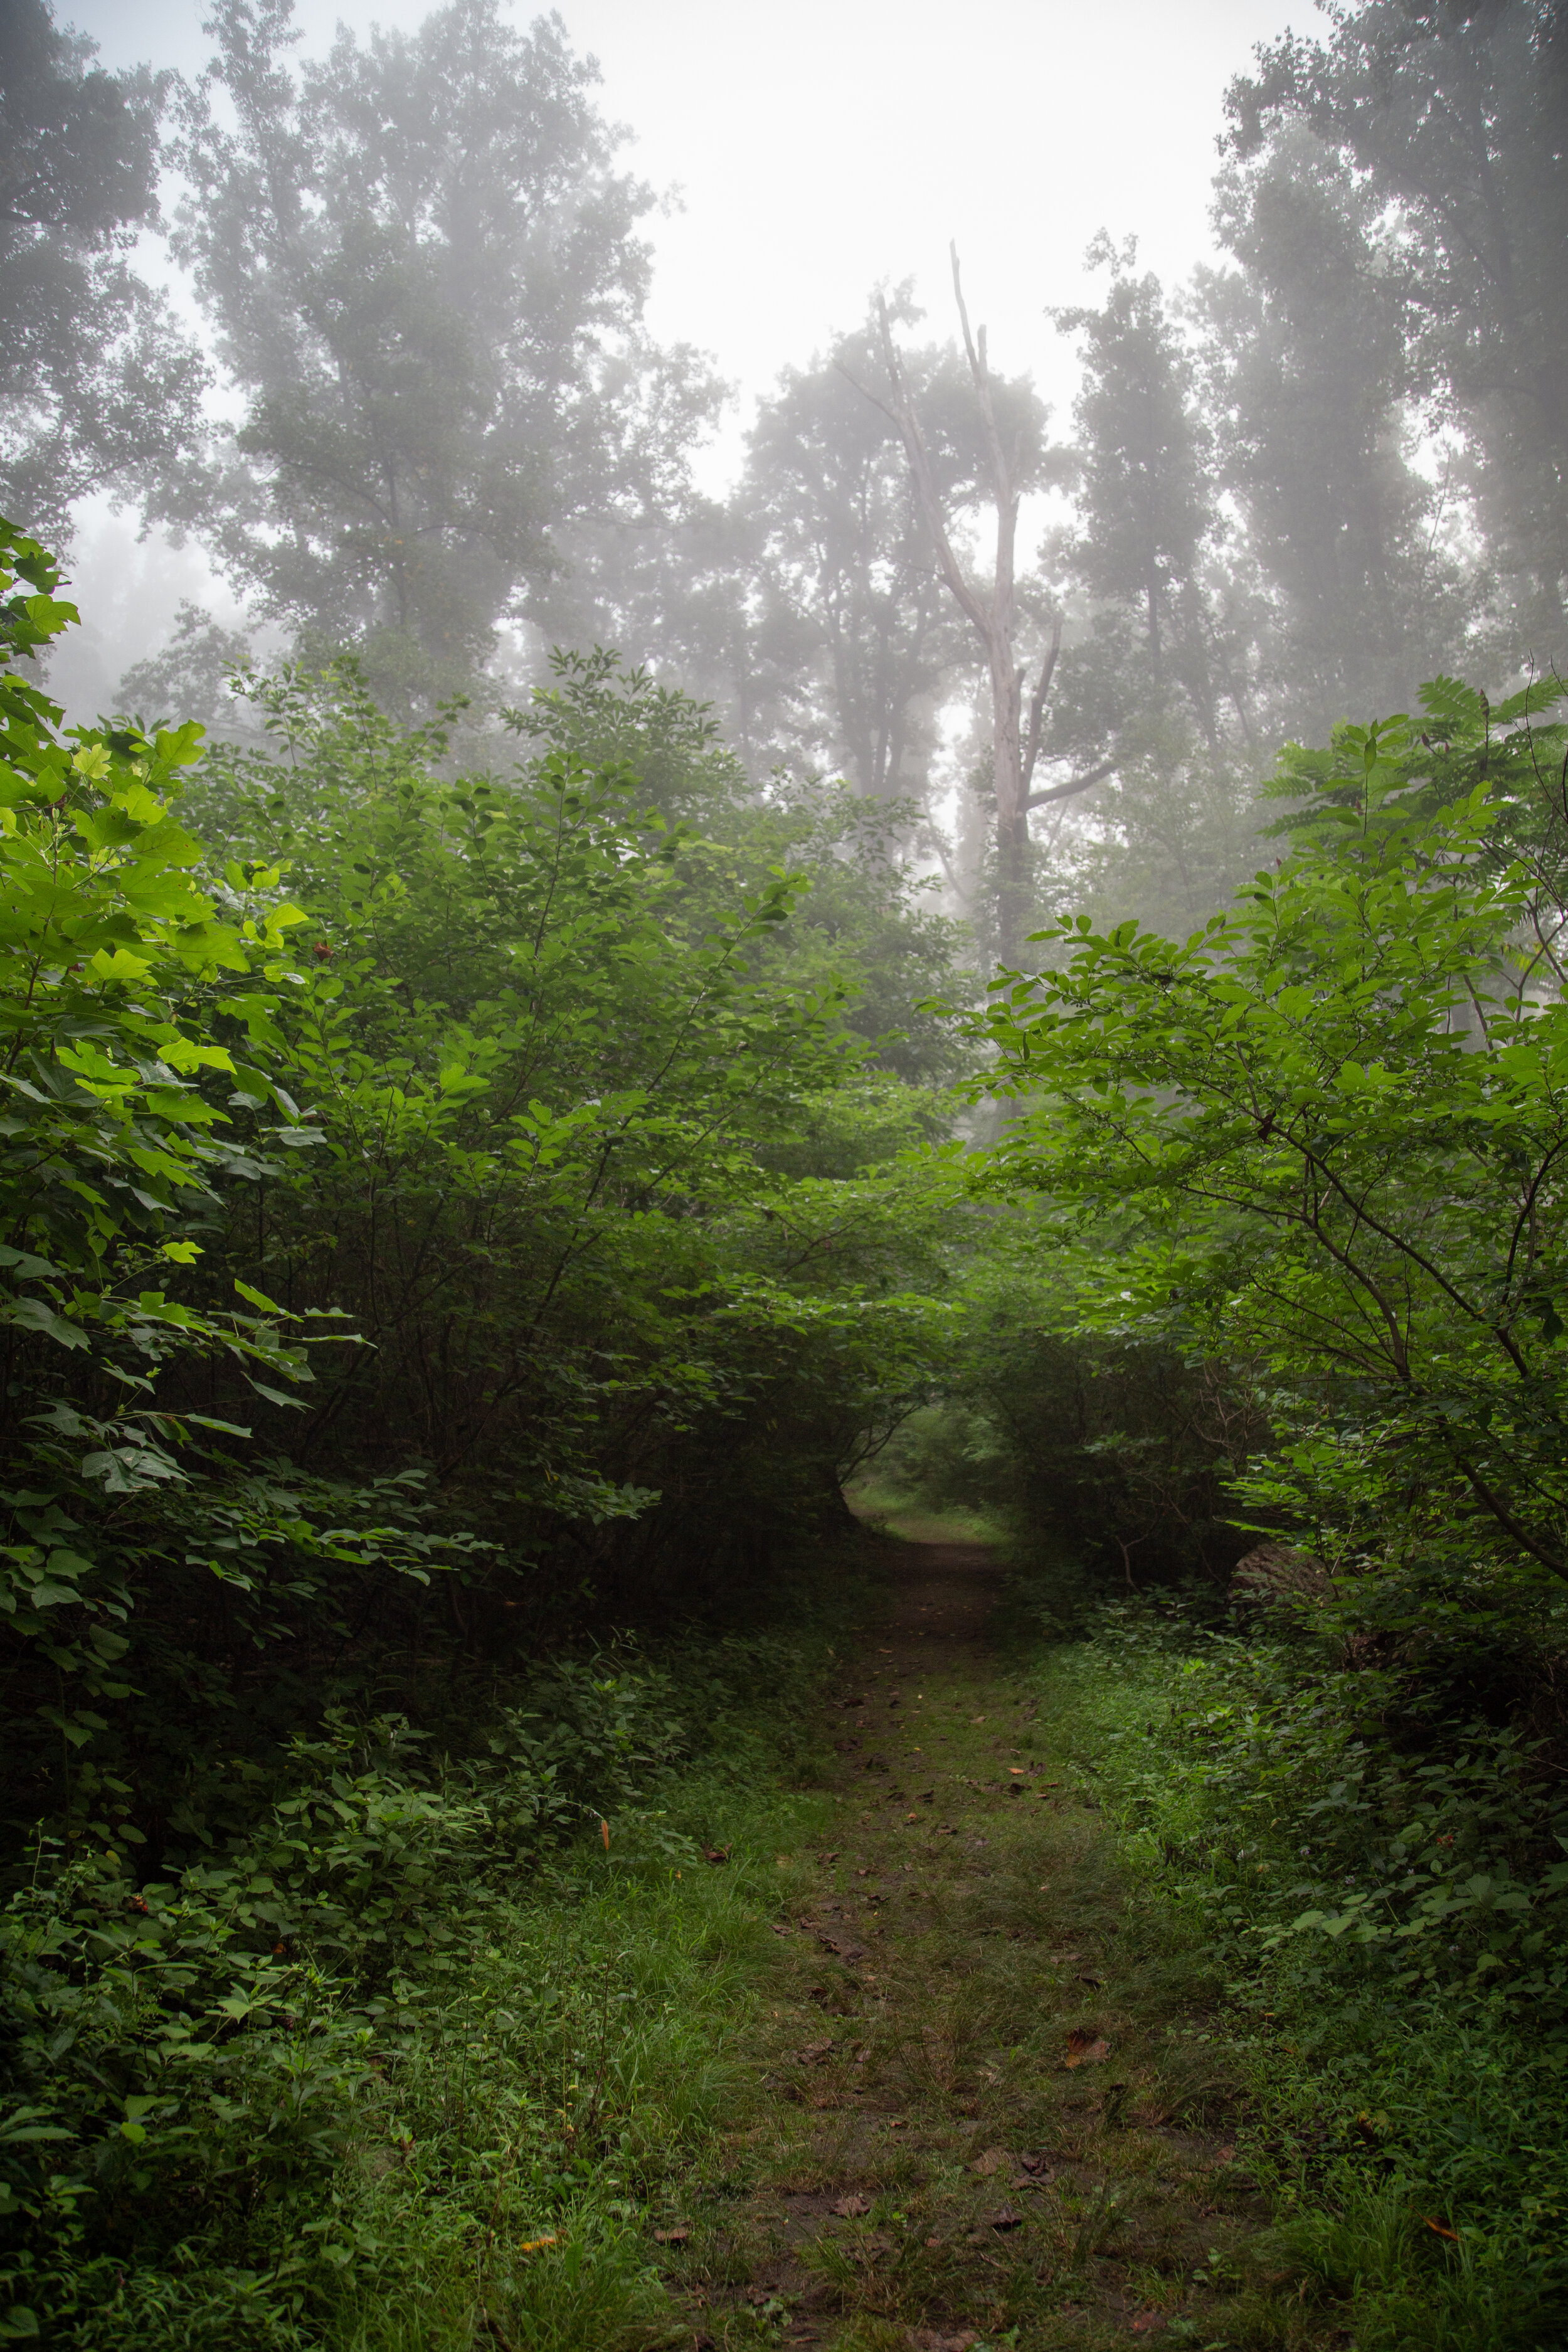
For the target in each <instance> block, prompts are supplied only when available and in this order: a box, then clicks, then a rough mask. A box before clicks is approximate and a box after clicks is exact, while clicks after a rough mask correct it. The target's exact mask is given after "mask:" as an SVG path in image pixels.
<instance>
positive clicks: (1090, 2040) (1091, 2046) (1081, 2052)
mask: <svg viewBox="0 0 1568 2352" xmlns="http://www.w3.org/2000/svg"><path fill="white" fill-rule="evenodd" d="M1109 2057H1110V2043H1109V2042H1100V2041H1097V2040H1096V2038H1095V2036H1094V2035H1093V2034H1092V2033H1089V2032H1087V2031H1086V2030H1085V2028H1084V2027H1083V2026H1081V2025H1075V2026H1074V2027H1073V2029H1072V2032H1070V2033H1069V2034H1068V2048H1067V2056H1066V2057H1065V2059H1064V2060H1063V2061H1062V2063H1063V2064H1064V2065H1066V2066H1098V2065H1099V2063H1100V2060H1101V2059H1102V2058H1109Z"/></svg>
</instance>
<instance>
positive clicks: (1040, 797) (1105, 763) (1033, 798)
mask: <svg viewBox="0 0 1568 2352" xmlns="http://www.w3.org/2000/svg"><path fill="white" fill-rule="evenodd" d="M1116 764H1117V763H1116V761H1114V760H1101V761H1100V765H1099V767H1098V768H1090V770H1089V773H1088V775H1087V776H1074V777H1073V778H1072V779H1071V781H1070V782H1068V783H1065V784H1052V786H1051V787H1050V789H1049V791H1048V792H1044V793H1030V794H1029V797H1028V799H1027V800H1026V802H1025V803H1024V806H1025V807H1026V808H1032V809H1033V808H1044V807H1045V805H1046V803H1047V801H1070V800H1071V798H1072V796H1073V794H1074V793H1087V792H1088V790H1089V786H1090V784H1102V783H1103V782H1105V779H1106V778H1107V776H1111V775H1114V774H1115V772H1116Z"/></svg>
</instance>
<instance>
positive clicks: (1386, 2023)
mask: <svg viewBox="0 0 1568 2352" xmlns="http://www.w3.org/2000/svg"><path fill="white" fill-rule="evenodd" d="M1037 1688H1038V1690H1039V1693H1040V1702H1041V1707H1042V1713H1043V1714H1048V1715H1049V1716H1051V1717H1053V1718H1054V1719H1055V1721H1056V1724H1057V1727H1058V1737H1059V1738H1061V1740H1062V1741H1063V1743H1064V1750H1065V1752H1067V1753H1068V1754H1069V1755H1070V1756H1071V1757H1072V1758H1073V1759H1074V1761H1075V1763H1076V1764H1077V1766H1078V1768H1079V1770H1080V1771H1081V1772H1082V1774H1083V1776H1084V1780H1085V1784H1086V1785H1087V1786H1088V1787H1089V1789H1090V1790H1092V1791H1093V1792H1094V1793H1095V1795H1096V1796H1097V1797H1098V1799H1099V1800H1100V1802H1101V1803H1102V1805H1103V1806H1104V1808H1105V1811H1106V1814H1107V1817H1108V1819H1109V1821H1110V1823H1111V1824H1112V1826H1113V1828H1114V1831H1115V1832H1116V1840H1117V1846H1118V1850H1119V1853H1120V1857H1121V1865H1122V1868H1123V1870H1124V1872H1125V1873H1126V1874H1127V1875H1128V1878H1129V1882H1130V1886H1131V1891H1132V1901H1133V1904H1134V1906H1135V1907H1136V1909H1137V1910H1139V1911H1140V1912H1142V1914H1143V1915H1144V1916H1146V1917H1153V1918H1155V1919H1157V1918H1159V1917H1161V1916H1163V1917H1164V1918H1165V1919H1166V1920H1168V1922H1169V1923H1170V1930H1171V1933H1172V1934H1173V1936H1174V1937H1178V1938H1179V1939H1181V1940H1184V1942H1186V1943H1187V1944H1188V1946H1189V1947H1191V1948H1197V1949H1201V1950H1202V1951H1203V1953H1204V1954H1205V1958H1206V1959H1207V1962H1208V1963H1209V1965H1210V1968H1211V1969H1212V1972H1213V1974H1214V1977H1215V1983H1216V1987H1217V1988H1218V1999H1217V2005H1216V2009H1215V2017H1214V2020H1213V2022H1212V2026H1211V2027H1210V2029H1209V2034H1210V2046H1211V2048H1212V2050H1213V2053H1214V2055H1215V2060H1216V2062H1217V2063H1220V2064H1222V2065H1223V2066H1224V2067H1226V2068H1227V2069H1229V2070H1230V2071H1231V2072H1232V2073H1233V2074H1234V2075H1235V2076H1236V2078H1237V2081H1238V2082H1239V2083H1240V2084H1242V2085H1244V2086H1245V2091H1246V2105H1245V2109H1244V2111H1243V2114H1244V2120H1243V2121H1242V2122H1241V2124H1240V2126H1239V2141H1240V2147H1241V2150H1242V2154H1243V2156H1244V2158H1245V2160H1246V2161H1247V2165H1248V2167H1249V2168H1250V2169H1251V2171H1252V2172H1253V2174H1254V2176H1255V2177H1256V2178H1258V2179H1259V2180H1260V2181H1262V2182H1263V2183H1264V2184H1265V2185H1266V2186H1267V2187H1268V2189H1269V2190H1270V2191H1271V2193H1272V2196H1273V2198H1274V2200H1275V2202H1276V2206H1277V2210H1278V2212H1279V2229H1278V2232H1277V2252H1278V2254H1279V2261H1280V2263H1281V2266H1282V2270H1283V2271H1284V2273H1287V2274H1289V2275H1291V2276H1293V2277H1295V2278H1296V2279H1297V2281H1298V2282H1299V2284H1298V2286H1297V2289H1296V2293H1297V2294H1298V2296H1299V2298H1300V2302H1301V2305H1302V2311H1303V2318H1304V2316H1305V2311H1306V2308H1307V2307H1308V2306H1309V2305H1312V2304H1314V2303H1316V2304H1317V2305H1318V2306H1319V2307H1320V2308H1321V2309H1327V2308H1330V2307H1332V2306H1338V2307H1339V2309H1340V2311H1341V2313H1342V2317H1343V2319H1344V2321H1345V2323H1346V2324H1347V2325H1348V2326H1349V2327H1350V2328H1351V2330H1352V2335H1353V2340H1354V2343H1355V2344H1356V2346H1357V2347H1363V2352H1395V2347H1399V2352H1404V2347H1411V2352H1415V2347H1422V2352H1426V2347H1431V2352H1494V2347H1517V2352H1537V2347H1539V2352H1547V2347H1554V2346H1557V2345H1559V2344H1561V2343H1562V2341H1563V2334H1564V2330H1565V2328H1568V2256H1565V2254H1564V2252H1563V2248H1564V2242H1565V2231H1564V2220H1565V2217H1568V2116H1565V2111H1564V2099H1563V2091H1564V2083H1565V2076H1568V2030H1565V2022H1564V2009H1563V1948H1564V1937H1563V1928H1564V1925H1565V1922H1564V1916H1563V1883H1564V1879H1565V1878H1568V1873H1565V1872H1564V1871H1563V1868H1562V1866H1561V1851H1560V1849H1561V1846H1562V1843H1563V1841H1562V1839H1561V1837H1560V1836H1558V1835H1557V1834H1556V1832H1558V1831H1560V1830H1561V1829H1563V1828H1564V1827H1568V1823H1565V1822H1562V1821H1561V1820H1559V1819H1556V1818H1555V1804H1554V1801H1553V1797H1552V1785H1553V1784H1552V1780H1551V1777H1550V1775H1547V1774H1543V1772H1542V1769H1541V1759H1539V1757H1538V1756H1537V1755H1536V1754H1535V1753H1534V1751H1532V1749H1531V1748H1530V1747H1529V1746H1528V1744H1526V1743H1523V1742H1521V1741H1520V1740H1518V1739H1517V1738H1514V1737H1513V1736H1512V1735H1510V1733H1509V1732H1507V1731H1506V1730H1501V1729H1499V1728H1498V1727H1495V1726H1489V1725H1488V1724H1487V1723H1485V1722H1472V1723H1468V1724H1465V1725H1463V1726H1461V1727H1458V1728H1456V1727H1452V1726H1445V1727H1443V1737H1442V1738H1440V1739H1439V1738H1437V1737H1436V1736H1435V1735H1434V1733H1433V1731H1432V1729H1431V1727H1427V1728H1426V1734H1425V1736H1424V1737H1421V1738H1418V1737H1416V1736H1415V1733H1414V1732H1413V1731H1412V1729H1411V1727H1410V1726H1409V1725H1408V1724H1402V1723H1400V1722H1399V1721H1398V1720H1397V1717H1396V1716H1395V1715H1394V1710H1393V1709H1392V1708H1391V1706H1390V1693H1389V1691H1388V1690H1387V1689H1386V1688H1385V1687H1384V1686H1383V1684H1382V1682H1381V1679H1380V1677H1379V1676H1378V1675H1376V1674H1374V1673H1371V1672H1368V1671H1366V1670H1364V1669H1358V1670H1355V1671H1351V1670H1341V1671H1338V1672H1335V1671H1332V1670H1331V1669H1330V1668H1329V1667H1328V1666H1326V1665H1325V1663H1324V1661H1323V1660H1322V1659H1321V1657H1319V1656H1317V1655H1316V1654H1315V1653H1314V1652H1313V1650H1312V1649H1311V1647H1310V1645H1304V1644H1303V1643H1301V1642H1300V1639H1296V1640H1290V1639H1281V1640H1270V1639H1268V1638H1267V1637H1264V1636H1261V1635H1259V1633H1258V1630H1257V1629H1256V1628H1254V1629H1253V1630H1252V1631H1251V1632H1250V1633H1248V1632H1247V1631H1246V1630H1245V1629H1243V1630H1242V1631H1237V1629H1235V1628H1234V1627H1233V1628H1231V1629H1230V1630H1228V1631H1215V1630H1214V1629H1213V1628H1205V1627H1204V1626H1203V1625H1201V1624H1200V1623H1198V1622H1194V1620H1192V1619H1191V1618H1189V1617H1184V1615H1183V1614H1182V1613H1181V1612H1180V1611H1179V1610H1177V1609H1176V1608H1175V1607H1174V1606H1172V1607H1169V1608H1165V1607H1161V1606H1159V1605H1151V1604H1129V1605H1126V1606H1122V1607H1113V1608H1110V1609H1106V1610H1103V1611H1101V1612H1100V1613H1099V1615H1098V1617H1097V1619H1096V1620H1095V1621H1094V1622H1093V1632H1092V1638H1090V1639H1088V1640H1081V1641H1078V1642H1073V1643H1063V1644H1059V1645H1058V1646H1056V1647H1054V1648H1053V1649H1052V1650H1051V1651H1050V1652H1049V1653H1048V1654H1047V1657H1046V1659H1045V1662H1044V1663H1043V1664H1042V1665H1041V1666H1040V1668H1039V1670H1038V1674H1037ZM1280 2325H1281V2326H1282V2325H1283V2322H1281V2323H1280ZM1226 2340H1227V2341H1232V2342H1236V2343H1240V2344H1246V2345H1248V2346H1250V2345H1253V2344H1258V2345H1262V2344H1272V2343H1276V2342H1279V2343H1284V2342H1287V2341H1289V2340H1291V2339H1290V2338H1289V2336H1287V2335H1285V2334H1280V2333H1274V2334H1270V2333H1268V2331H1267V2330H1265V2331H1264V2332H1263V2333H1261V2334H1258V2333H1244V2334H1243V2335H1241V2336H1227V2337H1226ZM1302 2340H1306V2339H1304V2338H1303V2339H1302Z"/></svg>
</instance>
